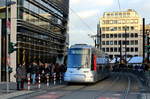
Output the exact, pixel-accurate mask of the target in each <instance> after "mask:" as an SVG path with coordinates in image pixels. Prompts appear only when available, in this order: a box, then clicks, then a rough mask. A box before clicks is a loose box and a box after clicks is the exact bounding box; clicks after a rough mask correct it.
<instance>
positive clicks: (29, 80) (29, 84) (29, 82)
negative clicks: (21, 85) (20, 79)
mask: <svg viewBox="0 0 150 99" xmlns="http://www.w3.org/2000/svg"><path fill="white" fill-rule="evenodd" d="M27 78H28V85H27V86H28V90H30V88H31V87H30V86H31V79H30V73H29V74H28V75H27Z"/></svg>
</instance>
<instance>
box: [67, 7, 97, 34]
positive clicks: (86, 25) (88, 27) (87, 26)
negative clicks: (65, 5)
mask: <svg viewBox="0 0 150 99" xmlns="http://www.w3.org/2000/svg"><path fill="white" fill-rule="evenodd" d="M69 9H70V11H71V12H72V13H74V14H75V15H76V16H77V17H78V18H79V19H80V21H81V22H82V23H83V24H84V25H85V27H86V28H87V29H89V30H90V31H92V32H93V33H95V31H94V30H93V29H92V28H91V27H90V26H89V25H88V24H87V23H86V22H85V21H84V20H83V19H82V18H81V17H80V16H79V15H78V14H77V13H76V12H75V11H74V10H73V9H72V8H69Z"/></svg>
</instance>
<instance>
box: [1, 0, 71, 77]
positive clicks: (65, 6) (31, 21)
mask: <svg viewBox="0 0 150 99" xmlns="http://www.w3.org/2000/svg"><path fill="white" fill-rule="evenodd" d="M8 1H9V0H8ZM11 1H15V2H16V4H13V5H11V6H9V13H10V14H9V20H10V24H11V25H10V26H11V29H10V31H11V32H10V33H11V36H10V39H11V42H13V43H16V47H17V50H16V51H15V52H14V53H12V54H11V56H10V59H11V61H13V62H11V66H12V67H13V69H14V70H15V68H16V66H17V65H18V64H22V63H26V65H29V64H30V63H31V62H33V61H36V62H39V61H40V62H42V63H56V62H57V60H61V59H62V60H64V57H65V54H66V50H67V47H68V41H67V40H68V38H67V37H68V36H67V35H68V33H67V30H68V27H67V24H68V13H69V0H11ZM4 4H5V3H4ZM4 6H5V5H4ZM5 16H6V9H5V7H1V8H0V18H1V19H2V20H3V21H4V22H3V23H4V24H3V25H6V24H5V23H6V22H5ZM4 32H6V30H3V34H4ZM3 38H6V36H4V37H3ZM2 42H5V43H6V40H3V41H2ZM5 45H6V44H5ZM3 47H5V46H3ZM5 50H6V48H4V50H2V53H4V52H5ZM3 51H4V52H3ZM5 55H6V52H5V54H4V55H2V57H6V56H5ZM14 58H15V59H14ZM1 67H2V68H4V69H3V71H4V73H2V76H3V77H4V75H5V71H6V62H1ZM2 80H5V77H4V78H2Z"/></svg>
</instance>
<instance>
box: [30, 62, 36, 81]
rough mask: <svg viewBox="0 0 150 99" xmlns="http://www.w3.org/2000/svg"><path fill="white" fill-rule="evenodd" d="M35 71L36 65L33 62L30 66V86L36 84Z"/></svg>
mask: <svg viewBox="0 0 150 99" xmlns="http://www.w3.org/2000/svg"><path fill="white" fill-rule="evenodd" d="M36 70H37V63H36V62H33V63H32V64H31V78H32V84H35V83H36Z"/></svg>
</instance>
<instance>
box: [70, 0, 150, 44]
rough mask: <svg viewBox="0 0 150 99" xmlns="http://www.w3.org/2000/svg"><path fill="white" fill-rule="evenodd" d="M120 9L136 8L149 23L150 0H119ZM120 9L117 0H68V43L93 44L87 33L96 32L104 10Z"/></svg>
mask: <svg viewBox="0 0 150 99" xmlns="http://www.w3.org/2000/svg"><path fill="white" fill-rule="evenodd" d="M120 6H121V10H123V11H125V10H127V9H134V10H136V11H137V12H138V13H139V14H140V16H141V17H145V18H146V21H147V23H150V0H120ZM112 11H120V10H119V6H118V0H70V20H69V35H70V45H72V44H76V43H86V44H91V45H93V44H94V41H93V40H92V39H91V38H90V37H89V36H88V34H91V35H93V34H96V32H97V23H98V22H99V18H100V17H102V16H103V13H104V12H112Z"/></svg>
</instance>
